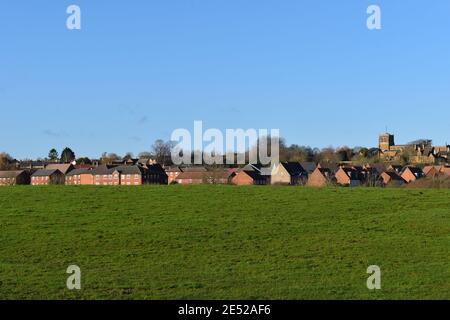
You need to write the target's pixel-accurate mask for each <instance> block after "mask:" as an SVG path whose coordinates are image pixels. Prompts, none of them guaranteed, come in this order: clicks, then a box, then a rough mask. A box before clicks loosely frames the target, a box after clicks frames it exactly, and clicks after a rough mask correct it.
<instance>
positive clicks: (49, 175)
mask: <svg viewBox="0 0 450 320" xmlns="http://www.w3.org/2000/svg"><path fill="white" fill-rule="evenodd" d="M64 183H65V177H64V174H63V173H62V172H61V171H59V170H58V169H52V170H47V169H41V170H38V171H36V172H35V173H33V174H32V175H31V185H33V186H41V185H51V184H64Z"/></svg>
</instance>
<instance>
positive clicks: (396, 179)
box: [380, 171, 405, 186]
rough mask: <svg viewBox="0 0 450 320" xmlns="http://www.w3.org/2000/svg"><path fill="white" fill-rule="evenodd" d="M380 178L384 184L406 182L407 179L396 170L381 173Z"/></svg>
mask: <svg viewBox="0 0 450 320" xmlns="http://www.w3.org/2000/svg"><path fill="white" fill-rule="evenodd" d="M380 180H381V182H382V183H383V185H384V186H387V185H389V184H399V185H401V184H404V183H405V180H403V178H402V177H400V176H399V175H398V173H397V172H395V171H385V172H383V173H381V175H380Z"/></svg>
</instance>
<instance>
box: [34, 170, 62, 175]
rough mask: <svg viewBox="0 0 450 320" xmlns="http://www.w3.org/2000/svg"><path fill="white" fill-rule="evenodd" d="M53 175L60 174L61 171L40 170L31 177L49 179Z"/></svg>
mask: <svg viewBox="0 0 450 320" xmlns="http://www.w3.org/2000/svg"><path fill="white" fill-rule="evenodd" d="M55 173H61V174H62V172H61V171H59V170H58V169H52V170H47V169H41V170H38V171H36V172H35V173H33V174H32V175H31V176H32V177H49V176H51V175H53V174H55Z"/></svg>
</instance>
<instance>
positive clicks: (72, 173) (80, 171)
mask: <svg viewBox="0 0 450 320" xmlns="http://www.w3.org/2000/svg"><path fill="white" fill-rule="evenodd" d="M81 174H92V170H91V169H88V168H80V169H75V170H72V171H70V172H69V173H67V174H66V177H71V176H78V175H81Z"/></svg>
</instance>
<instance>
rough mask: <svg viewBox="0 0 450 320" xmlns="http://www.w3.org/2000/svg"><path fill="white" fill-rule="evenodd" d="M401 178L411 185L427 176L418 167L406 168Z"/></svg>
mask: <svg viewBox="0 0 450 320" xmlns="http://www.w3.org/2000/svg"><path fill="white" fill-rule="evenodd" d="M401 177H402V178H403V180H405V181H406V183H411V182H414V181H416V180H417V179H421V178H423V177H425V174H424V173H423V171H422V169H420V168H418V167H406V168H405V169H404V170H403V172H402V174H401Z"/></svg>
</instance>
